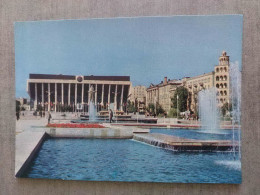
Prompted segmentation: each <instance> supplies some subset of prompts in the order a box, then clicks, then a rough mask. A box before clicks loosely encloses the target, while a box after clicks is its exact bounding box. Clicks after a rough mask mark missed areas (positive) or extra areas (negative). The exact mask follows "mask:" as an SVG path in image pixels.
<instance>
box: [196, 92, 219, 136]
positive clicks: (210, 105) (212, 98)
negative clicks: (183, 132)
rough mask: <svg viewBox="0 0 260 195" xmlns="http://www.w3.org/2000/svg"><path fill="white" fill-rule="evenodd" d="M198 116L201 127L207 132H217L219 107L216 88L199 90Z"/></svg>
mask: <svg viewBox="0 0 260 195" xmlns="http://www.w3.org/2000/svg"><path fill="white" fill-rule="evenodd" d="M198 97H199V116H200V120H201V127H202V128H203V129H205V130H207V132H208V133H219V131H218V130H219V109H218V105H217V90H216V88H210V89H204V90H202V91H200V92H199V95H198Z"/></svg>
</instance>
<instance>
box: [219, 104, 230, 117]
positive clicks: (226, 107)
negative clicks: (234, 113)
mask: <svg viewBox="0 0 260 195" xmlns="http://www.w3.org/2000/svg"><path fill="white" fill-rule="evenodd" d="M231 110H232V104H229V103H227V102H226V103H225V104H223V106H222V107H221V113H222V116H226V114H227V112H228V111H231Z"/></svg>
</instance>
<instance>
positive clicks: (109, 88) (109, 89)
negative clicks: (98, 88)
mask: <svg viewBox="0 0 260 195" xmlns="http://www.w3.org/2000/svg"><path fill="white" fill-rule="evenodd" d="M110 91H111V85H109V87H108V104H109V106H110Z"/></svg>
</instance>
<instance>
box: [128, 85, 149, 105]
mask: <svg viewBox="0 0 260 195" xmlns="http://www.w3.org/2000/svg"><path fill="white" fill-rule="evenodd" d="M145 97H146V87H145V86H142V85H137V86H135V87H132V88H131V93H130V101H131V102H134V101H136V100H137V101H144V98H145Z"/></svg>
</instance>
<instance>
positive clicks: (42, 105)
mask: <svg viewBox="0 0 260 195" xmlns="http://www.w3.org/2000/svg"><path fill="white" fill-rule="evenodd" d="M42 107H44V83H42Z"/></svg>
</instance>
